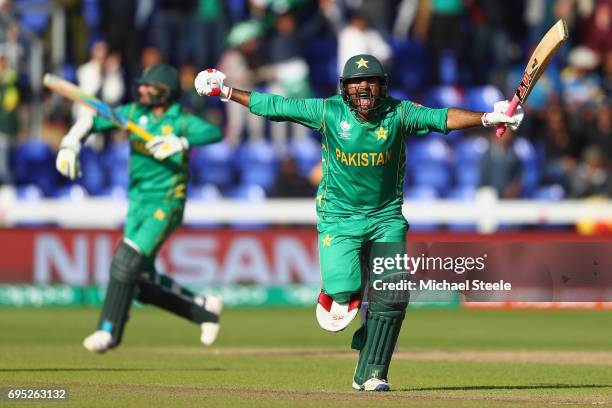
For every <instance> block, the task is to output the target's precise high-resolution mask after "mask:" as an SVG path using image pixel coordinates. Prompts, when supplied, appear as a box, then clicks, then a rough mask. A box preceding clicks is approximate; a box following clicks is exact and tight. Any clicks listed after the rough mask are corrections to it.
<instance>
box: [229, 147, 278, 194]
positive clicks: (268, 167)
mask: <svg viewBox="0 0 612 408" xmlns="http://www.w3.org/2000/svg"><path fill="white" fill-rule="evenodd" d="M236 167H237V168H238V171H239V173H240V183H241V184H243V185H257V186H260V187H261V188H263V189H264V190H265V191H266V192H267V193H268V192H270V191H271V190H272V188H273V187H274V182H275V180H276V174H277V172H278V157H277V153H276V150H274V147H273V146H272V144H271V143H270V142H268V141H266V140H252V141H248V142H246V143H244V144H243V145H242V146H241V147H240V149H239V150H238V153H237V154H236Z"/></svg>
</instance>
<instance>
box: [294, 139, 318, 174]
mask: <svg viewBox="0 0 612 408" xmlns="http://www.w3.org/2000/svg"><path fill="white" fill-rule="evenodd" d="M288 150H289V154H290V155H291V157H293V158H294V160H295V164H296V165H297V168H298V172H299V173H300V175H301V176H302V177H308V175H309V173H310V171H311V170H312V168H313V167H314V166H315V165H317V164H318V163H319V162H320V161H321V145H320V144H319V142H317V141H315V140H314V139H313V138H311V137H306V138H300V139H297V140H295V139H294V140H292V141H291V142H290V144H289V149H288Z"/></svg>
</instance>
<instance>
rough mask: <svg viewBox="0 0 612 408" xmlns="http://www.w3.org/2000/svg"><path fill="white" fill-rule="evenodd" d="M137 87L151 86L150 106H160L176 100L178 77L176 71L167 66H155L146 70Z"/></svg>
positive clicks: (178, 90)
mask: <svg viewBox="0 0 612 408" xmlns="http://www.w3.org/2000/svg"><path fill="white" fill-rule="evenodd" d="M138 85H151V86H152V89H151V94H150V97H151V105H153V106H155V105H162V104H164V103H166V102H171V101H173V100H176V99H177V98H178V96H179V92H180V81H179V75H178V72H177V71H176V69H174V68H173V67H171V66H170V65H168V64H156V65H153V66H151V67H149V68H147V69H146V70H145V71H144V72H143V74H142V76H141V77H140V79H139V80H138Z"/></svg>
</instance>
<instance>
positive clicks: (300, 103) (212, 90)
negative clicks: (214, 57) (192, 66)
mask: <svg viewBox="0 0 612 408" xmlns="http://www.w3.org/2000/svg"><path fill="white" fill-rule="evenodd" d="M224 81H225V74H223V73H222V72H220V71H217V70H215V69H207V70H204V71H202V72H200V73H199V74H198V76H197V77H196V80H195V88H196V91H197V92H198V94H200V95H203V96H218V97H220V98H221V100H222V101H224V102H227V101H230V100H231V101H234V102H237V103H239V104H241V105H243V106H246V107H247V108H249V110H250V111H251V112H252V113H254V114H256V115H258V116H263V117H265V118H268V119H270V120H274V121H279V122H284V121H287V122H294V123H299V124H301V125H304V126H307V127H309V128H311V129H314V130H319V129H320V128H321V127H322V123H323V108H324V100H323V99H292V98H284V97H282V96H279V95H272V94H266V93H261V92H248V91H242V90H240V89H234V88H231V87H229V86H227V85H225V84H224Z"/></svg>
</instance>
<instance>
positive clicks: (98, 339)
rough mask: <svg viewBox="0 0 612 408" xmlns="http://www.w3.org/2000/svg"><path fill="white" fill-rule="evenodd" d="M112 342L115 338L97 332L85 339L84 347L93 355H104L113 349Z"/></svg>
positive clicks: (105, 332) (104, 332)
mask: <svg viewBox="0 0 612 408" xmlns="http://www.w3.org/2000/svg"><path fill="white" fill-rule="evenodd" d="M112 342H113V337H112V336H111V334H110V333H109V332H107V331H104V330H96V331H95V332H93V334H90V335H89V336H87V337H85V340H83V347H85V348H86V349H87V350H89V351H91V352H92V353H104V352H105V351H107V350H108V349H109V348H111V344H112Z"/></svg>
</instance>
